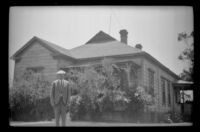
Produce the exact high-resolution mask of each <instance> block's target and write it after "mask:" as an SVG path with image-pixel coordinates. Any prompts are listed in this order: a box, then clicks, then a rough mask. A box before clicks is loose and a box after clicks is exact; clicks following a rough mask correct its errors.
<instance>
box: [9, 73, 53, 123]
mask: <svg viewBox="0 0 200 132" xmlns="http://www.w3.org/2000/svg"><path fill="white" fill-rule="evenodd" d="M19 78H20V79H16V80H17V81H15V82H14V83H13V87H12V88H9V105H10V119H11V120H22V121H35V120H49V119H51V118H52V116H53V115H54V114H53V110H52V108H51V105H50V99H49V94H48V89H50V83H49V82H48V81H46V80H44V78H43V77H42V75H40V74H34V73H33V72H31V71H24V72H23V74H21V76H19Z"/></svg>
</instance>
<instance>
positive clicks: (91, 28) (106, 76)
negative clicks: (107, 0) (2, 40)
mask: <svg viewBox="0 0 200 132" xmlns="http://www.w3.org/2000/svg"><path fill="white" fill-rule="evenodd" d="M193 21H194V14H193V7H192V6H13V7H10V8H9V58H8V59H9V117H8V118H9V122H10V126H14V127H18V126H49V127H71V126H170V127H171V126H192V125H193V122H192V118H191V115H192V111H193V101H194V99H193V88H194V86H193V82H194V81H193V63H194V46H193V45H194V42H193V39H194V38H193V32H194V25H193V23H194V22H193Z"/></svg>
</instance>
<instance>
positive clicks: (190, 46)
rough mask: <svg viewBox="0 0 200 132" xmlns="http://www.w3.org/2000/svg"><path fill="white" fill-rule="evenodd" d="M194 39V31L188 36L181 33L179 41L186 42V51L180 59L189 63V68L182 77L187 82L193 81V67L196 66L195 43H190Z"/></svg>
mask: <svg viewBox="0 0 200 132" xmlns="http://www.w3.org/2000/svg"><path fill="white" fill-rule="evenodd" d="M191 39H193V31H192V32H191V33H190V34H189V35H188V34H187V33H184V32H183V33H179V34H178V41H184V43H185V44H186V46H187V47H186V49H185V50H184V51H183V52H182V53H181V54H180V55H179V57H178V59H179V60H182V61H188V62H189V68H188V69H184V70H183V72H182V73H181V74H180V77H181V78H182V79H183V80H186V81H193V66H194V43H193V42H191V43H190V42H189V40H191Z"/></svg>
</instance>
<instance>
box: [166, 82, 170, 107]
mask: <svg viewBox="0 0 200 132" xmlns="http://www.w3.org/2000/svg"><path fill="white" fill-rule="evenodd" d="M167 90H168V106H170V105H171V98H170V81H167Z"/></svg>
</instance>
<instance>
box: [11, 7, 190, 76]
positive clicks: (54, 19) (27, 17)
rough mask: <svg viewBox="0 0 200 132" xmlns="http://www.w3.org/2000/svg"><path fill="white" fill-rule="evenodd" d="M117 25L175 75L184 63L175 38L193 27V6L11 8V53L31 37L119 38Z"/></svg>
mask: <svg viewBox="0 0 200 132" xmlns="http://www.w3.org/2000/svg"><path fill="white" fill-rule="evenodd" d="M110 18H111V19H110ZM110 20H111V21H110ZM109 25H110V26H109ZM121 29H126V30H127V31H128V44H129V45H131V46H135V44H137V43H140V44H142V46H143V50H144V51H146V52H148V53H149V54H151V55H152V56H153V57H154V58H156V59H157V60H158V61H160V62H161V63H162V64H164V65H165V66H166V67H168V68H169V69H170V70H172V71H173V72H174V73H176V74H177V75H179V74H180V73H181V72H182V70H183V68H186V67H188V63H183V62H181V61H180V60H178V56H179V54H180V53H181V52H182V51H183V50H184V48H185V45H184V43H183V42H178V41H177V37H178V33H181V32H186V33H190V32H191V31H193V9H192V7H189V6H188V7H187V6H179V7H176V6H172V7H169V6H168V7H165V6H160V7H159V6H158V7H157V6H156V7H153V6H150V7H148V6H146V7H140V6H77V7H74V6H61V7H59V6H58V7H42V6H39V7H34V6H32V7H26V6H24V7H11V8H10V14H9V57H11V56H12V55H13V54H14V53H15V52H16V51H17V50H18V49H20V48H21V47H22V46H23V45H24V44H25V43H26V42H27V41H29V40H30V39H31V38H32V37H33V36H38V37H40V38H43V39H45V40H47V41H50V42H53V43H55V44H57V45H59V46H62V47H64V48H66V49H71V48H74V47H76V46H80V45H82V44H85V43H86V42H87V41H88V40H89V39H90V38H91V37H93V36H94V35H95V34H96V33H97V32H99V31H100V30H102V31H104V32H106V33H108V34H110V35H111V36H113V37H114V38H116V39H117V40H120V35H119V30H121ZM13 72H14V61H13V60H10V59H9V77H10V78H13Z"/></svg>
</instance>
